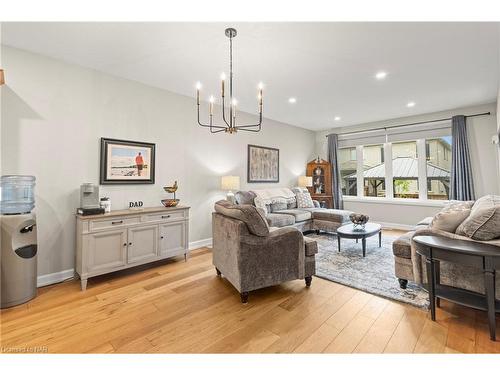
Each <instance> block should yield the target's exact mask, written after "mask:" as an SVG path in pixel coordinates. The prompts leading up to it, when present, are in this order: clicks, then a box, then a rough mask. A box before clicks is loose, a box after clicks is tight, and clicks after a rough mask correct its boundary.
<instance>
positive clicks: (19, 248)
mask: <svg viewBox="0 0 500 375" xmlns="http://www.w3.org/2000/svg"><path fill="white" fill-rule="evenodd" d="M34 188H35V177H33V176H2V177H0V189H1V193H0V229H1V232H0V235H1V237H0V238H1V241H0V244H1V246H2V248H1V252H0V302H1V303H0V307H1V308H6V307H10V306H15V305H19V304H21V303H24V302H27V301H29V300H30V299H32V298H35V297H36V294H37V289H36V281H37V230H36V217H35V214H34V213H33V212H32V211H33V208H34V207H35V199H34Z"/></svg>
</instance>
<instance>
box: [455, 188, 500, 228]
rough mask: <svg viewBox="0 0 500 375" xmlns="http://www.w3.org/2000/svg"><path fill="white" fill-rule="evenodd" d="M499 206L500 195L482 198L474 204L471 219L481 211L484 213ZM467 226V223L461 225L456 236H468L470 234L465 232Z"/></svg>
mask: <svg viewBox="0 0 500 375" xmlns="http://www.w3.org/2000/svg"><path fill="white" fill-rule="evenodd" d="M464 203H471V202H464ZM497 205H500V196H498V195H485V196H484V197H481V198H479V199H478V200H477V201H476V202H474V204H473V205H472V208H471V211H470V215H469V218H472V217H473V216H474V215H476V213H477V212H479V211H482V210H484V209H487V208H492V207H495V206H497ZM465 224H466V221H464V222H463V223H462V224H460V225H459V226H458V228H457V230H456V234H458V235H460V236H468V234H467V233H466V232H465V230H464V229H465ZM469 229H470V228H469ZM468 237H469V236H468Z"/></svg>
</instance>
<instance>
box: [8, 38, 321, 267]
mask: <svg viewBox="0 0 500 375" xmlns="http://www.w3.org/2000/svg"><path fill="white" fill-rule="evenodd" d="M2 52H3V62H2V65H3V67H4V69H5V70H6V77H7V80H8V81H7V84H6V85H5V86H3V87H2V89H1V90H2V117H1V120H2V144H1V145H2V171H1V172H2V174H32V175H35V176H36V178H37V186H36V193H37V194H36V210H37V217H38V230H39V232H38V235H39V258H38V259H39V267H38V273H39V275H44V274H49V273H54V272H58V271H62V270H66V269H70V268H73V264H74V251H75V219H74V213H75V210H76V208H77V207H78V206H79V186H80V184H81V183H83V182H93V183H98V182H99V145H100V137H109V138H119V139H128V140H138V141H146V142H153V143H156V145H157V154H156V184H155V185H138V186H115V187H109V186H101V196H110V198H111V201H112V206H113V209H121V208H126V206H127V205H128V202H129V201H135V200H142V201H144V204H145V205H146V206H158V205H159V204H160V199H162V198H165V197H166V193H165V192H164V191H163V189H162V186H164V185H170V184H172V183H173V182H174V180H177V181H178V182H179V190H178V194H177V197H178V198H180V199H181V203H182V204H184V205H190V206H191V207H192V208H191V212H190V217H191V221H190V241H197V240H202V239H206V238H209V237H211V212H212V209H213V203H214V202H215V201H216V200H218V199H221V198H223V197H224V196H225V193H224V192H222V191H221V190H220V189H219V186H220V176H222V175H226V174H232V175H239V176H240V177H241V181H242V186H241V188H242V189H247V188H261V187H265V186H266V185H262V184H252V185H249V184H247V183H246V163H247V145H248V144H249V143H250V144H257V145H263V146H271V147H276V148H279V149H280V183H279V184H268V185H267V186H294V185H296V181H297V176H299V175H301V174H304V172H305V166H306V163H307V162H308V161H309V160H311V159H312V158H313V157H314V155H315V154H314V133H313V132H311V131H308V130H305V129H300V128H297V127H293V126H289V125H286V124H283V123H279V122H276V121H271V120H265V121H264V125H263V130H262V131H261V132H260V133H256V134H254V133H244V132H240V133H238V134H235V135H228V134H215V135H212V134H209V133H208V131H207V130H205V129H203V128H200V127H198V126H197V124H196V106H195V101H194V99H192V98H189V97H185V96H180V95H177V94H173V93H171V92H168V91H164V90H160V89H156V88H153V87H149V86H146V85H143V84H139V83H137V82H133V81H129V80H124V79H120V78H116V77H112V76H109V75H105V74H102V73H99V72H97V71H94V70H90V69H86V68H82V67H79V66H76V65H70V64H67V63H63V62H60V61H56V60H53V59H49V58H46V57H43V56H40V55H36V54H32V53H28V52H25V51H21V50H18V49H13V48H10V47H6V46H2ZM217 117H218V116H217ZM239 118H240V119H241V121H242V122H255V121H256V117H255V116H252V115H245V114H241V115H240V117H239Z"/></svg>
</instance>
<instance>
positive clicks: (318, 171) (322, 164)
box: [306, 158, 333, 208]
mask: <svg viewBox="0 0 500 375" xmlns="http://www.w3.org/2000/svg"><path fill="white" fill-rule="evenodd" d="M306 175H307V176H311V177H312V182H313V186H311V187H308V189H309V193H311V197H312V199H315V200H317V201H319V202H320V203H321V204H322V205H323V204H324V206H325V207H326V208H333V196H332V166H331V164H330V163H329V162H327V161H326V160H322V159H319V158H317V159H315V160H312V161H310V162H309V163H307V168H306Z"/></svg>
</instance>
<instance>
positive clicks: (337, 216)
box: [312, 208, 352, 223]
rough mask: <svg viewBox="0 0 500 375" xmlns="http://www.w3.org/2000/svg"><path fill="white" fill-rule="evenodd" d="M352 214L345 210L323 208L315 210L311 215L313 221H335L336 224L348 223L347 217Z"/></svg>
mask: <svg viewBox="0 0 500 375" xmlns="http://www.w3.org/2000/svg"><path fill="white" fill-rule="evenodd" d="M350 214H352V212H351V211H346V210H336V209H331V208H325V209H320V210H315V211H313V213H312V217H313V219H318V220H324V221H335V222H337V223H349V222H351V220H350V219H349V215H350Z"/></svg>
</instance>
